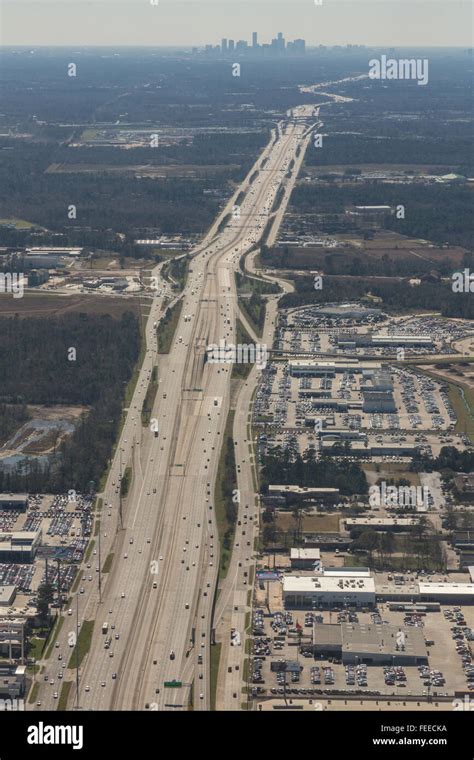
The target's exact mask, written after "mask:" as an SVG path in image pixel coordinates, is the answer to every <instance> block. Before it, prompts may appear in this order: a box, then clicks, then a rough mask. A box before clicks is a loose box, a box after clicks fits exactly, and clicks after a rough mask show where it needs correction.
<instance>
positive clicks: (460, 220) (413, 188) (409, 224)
mask: <svg viewBox="0 0 474 760" xmlns="http://www.w3.org/2000/svg"><path fill="white" fill-rule="evenodd" d="M466 150H467V147H466ZM472 203H473V190H472V188H471V187H470V186H469V185H464V184H460V185H420V184H397V183H390V184H388V183H384V184H376V183H373V184H365V183H364V184H353V183H351V184H340V185H337V186H336V185H331V184H325V185H322V184H321V183H315V184H300V185H297V186H296V187H295V189H294V191H293V192H292V195H291V206H292V207H293V208H294V210H295V211H297V212H298V213H302V214H308V213H313V212H314V210H315V208H317V209H318V212H319V213H324V212H325V213H328V214H331V213H334V214H341V213H344V210H345V209H346V208H350V207H351V206H356V205H357V206H370V205H384V206H385V205H387V206H391V207H392V208H393V209H395V207H396V206H399V205H402V206H404V208H405V219H397V217H396V215H395V214H393V215H388V216H387V217H386V218H385V228H386V229H389V230H393V231H394V232H398V233H400V234H401V235H407V236H411V237H416V238H422V239H425V240H432V241H433V242H435V243H439V244H442V243H447V242H448V243H450V244H451V245H460V246H464V247H466V248H473V247H474V217H473V214H472Z"/></svg>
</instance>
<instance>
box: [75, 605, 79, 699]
mask: <svg viewBox="0 0 474 760" xmlns="http://www.w3.org/2000/svg"><path fill="white" fill-rule="evenodd" d="M78 630H79V595H78V594H76V636H75V639H76V709H77V710H79V645H78V640H79V634H78Z"/></svg>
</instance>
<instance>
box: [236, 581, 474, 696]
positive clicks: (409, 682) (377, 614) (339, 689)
mask: <svg viewBox="0 0 474 760" xmlns="http://www.w3.org/2000/svg"><path fill="white" fill-rule="evenodd" d="M272 585H274V584H272ZM456 616H457V619H456ZM344 621H346V622H354V623H359V624H361V625H370V624H374V623H375V624H380V625H382V626H383V625H385V624H390V625H396V626H402V625H403V626H408V627H410V626H418V627H421V628H422V631H423V634H424V637H425V640H426V641H427V642H428V644H427V647H426V653H427V656H428V664H427V665H406V664H405V665H398V664H397V663H392V664H390V663H386V664H380V665H379V664H377V665H374V664H370V663H364V662H356V663H354V664H346V665H345V664H343V663H342V661H341V659H340V657H338V656H336V655H335V656H334V657H331V656H324V657H319V656H318V657H317V658H315V657H314V656H313V655H312V654H310V652H309V651H305V650H309V649H310V644H311V643H312V630H313V629H312V626H313V623H314V622H316V623H326V624H327V623H332V624H334V623H342V622H344ZM252 625H253V632H254V639H253V659H252V664H251V667H250V670H249V672H250V687H251V689H253V692H252V693H253V696H254V697H255V698H258V697H271V696H273V697H278V698H281V699H283V698H285V697H286V698H288V697H292V698H295V697H296V698H297V697H298V696H299V697H304V698H305V699H307V698H312V697H317V696H326V697H327V696H330V695H332V696H337V697H339V698H342V697H344V696H356V695H357V696H363V695H366V696H371V697H377V696H380V697H381V698H384V699H388V698H391V697H395V698H396V699H400V698H401V697H420V698H421V699H423V698H428V697H433V698H435V697H443V698H446V697H449V696H450V695H454V692H455V691H459V690H468V689H469V690H474V666H472V665H471V661H472V655H471V651H472V647H473V644H474V607H472V606H465V607H463V608H462V609H461V608H459V607H456V606H453V605H451V606H444V607H442V608H441V610H440V611H439V612H428V613H426V614H416V615H414V614H411V613H404V612H399V611H393V610H389V609H388V606H387V605H386V604H380V605H379V607H378V610H377V611H371V612H369V611H367V612H363V611H360V610H358V611H357V612H356V611H350V610H344V611H339V612H337V611H335V610H334V611H328V610H318V611H317V612H304V611H300V610H298V611H296V610H291V611H289V610H281V611H275V612H273V614H271V615H269V614H268V613H267V611H266V609H265V607H263V606H262V607H257V608H256V609H255V612H254V616H253V621H252ZM451 629H453V630H451ZM432 641H433V642H434V644H431V642H432ZM283 662H289V663H291V666H290V670H289V671H287V672H284V671H283V669H282V670H280V671H278V669H277V668H278V667H281V668H283ZM272 663H273V668H274V669H276V670H272Z"/></svg>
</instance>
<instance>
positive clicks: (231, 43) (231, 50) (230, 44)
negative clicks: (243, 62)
mask: <svg viewBox="0 0 474 760" xmlns="http://www.w3.org/2000/svg"><path fill="white" fill-rule="evenodd" d="M227 50H228V51H229V53H233V52H234V40H229V44H228V46H227Z"/></svg>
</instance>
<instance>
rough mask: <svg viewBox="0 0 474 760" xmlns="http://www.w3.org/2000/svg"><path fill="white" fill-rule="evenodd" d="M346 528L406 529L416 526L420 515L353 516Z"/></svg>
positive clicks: (348, 519)
mask: <svg viewBox="0 0 474 760" xmlns="http://www.w3.org/2000/svg"><path fill="white" fill-rule="evenodd" d="M344 522H345V525H346V529H347V530H352V529H353V528H368V529H370V530H389V531H394V532H395V531H406V530H412V529H413V528H416V526H417V525H418V523H419V522H420V518H419V517H351V518H347V519H346V520H345V521H344Z"/></svg>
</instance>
